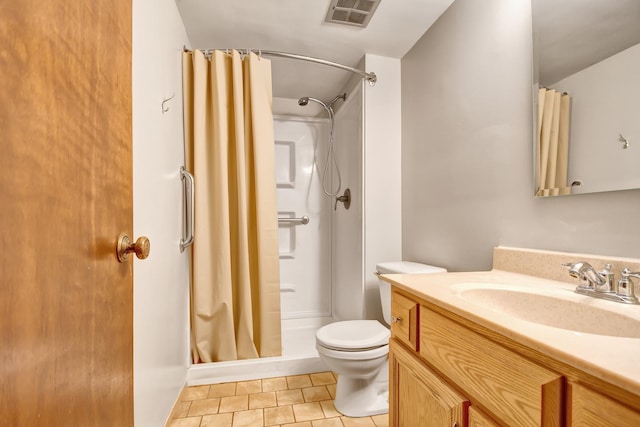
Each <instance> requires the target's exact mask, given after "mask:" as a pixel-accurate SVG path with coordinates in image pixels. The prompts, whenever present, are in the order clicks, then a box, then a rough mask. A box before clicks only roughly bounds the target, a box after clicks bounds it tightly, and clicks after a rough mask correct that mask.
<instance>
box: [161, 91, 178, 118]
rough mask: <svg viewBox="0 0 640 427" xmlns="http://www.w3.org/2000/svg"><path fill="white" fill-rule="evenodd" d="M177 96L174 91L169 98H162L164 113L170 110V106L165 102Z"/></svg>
mask: <svg viewBox="0 0 640 427" xmlns="http://www.w3.org/2000/svg"><path fill="white" fill-rule="evenodd" d="M175 97H176V94H175V93H174V94H173V95H171V96H170V97H169V98H165V99H163V100H162V114H164V113H166V112H167V111H169V107H165V105H164V104H165V103H167V102H169V101H171V100H172V99H173V98H175Z"/></svg>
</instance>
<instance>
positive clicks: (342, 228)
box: [321, 84, 364, 320]
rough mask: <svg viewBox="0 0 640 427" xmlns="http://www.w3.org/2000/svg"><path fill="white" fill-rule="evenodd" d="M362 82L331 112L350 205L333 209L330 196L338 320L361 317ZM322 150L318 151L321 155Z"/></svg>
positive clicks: (335, 309)
mask: <svg viewBox="0 0 640 427" xmlns="http://www.w3.org/2000/svg"><path fill="white" fill-rule="evenodd" d="M362 108H363V94H362V85H361V84H359V85H356V86H355V88H354V89H353V90H352V91H351V92H349V93H348V94H347V99H346V101H345V102H344V103H343V104H342V105H341V106H340V109H339V110H338V112H337V113H336V115H335V131H334V138H335V150H336V158H337V161H338V164H339V165H340V173H341V176H342V190H341V191H340V193H341V194H342V193H344V191H345V190H346V189H347V188H349V189H350V190H351V207H350V208H349V209H348V210H347V209H345V208H344V205H343V204H342V203H338V208H337V210H335V211H333V208H334V206H333V204H334V203H335V198H333V199H332V202H331V203H332V206H331V209H332V212H333V216H332V230H331V232H332V239H331V240H332V241H331V244H332V250H331V256H332V268H331V272H332V284H333V294H332V308H333V316H334V317H335V318H336V319H338V320H353V319H362V318H363V315H364V282H363V271H362V270H363V259H362V251H363V222H362V211H363V197H364V196H363V187H362V175H363V157H362V137H363V135H362ZM322 155H323V154H321V156H322Z"/></svg>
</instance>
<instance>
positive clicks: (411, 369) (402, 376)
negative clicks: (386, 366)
mask: <svg viewBox="0 0 640 427" xmlns="http://www.w3.org/2000/svg"><path fill="white" fill-rule="evenodd" d="M389 362H390V381H391V384H390V387H391V389H390V398H389V420H390V421H391V425H392V426H393V427H451V426H457V427H466V425H467V420H468V412H467V411H468V408H469V401H468V400H467V399H466V398H465V397H463V396H461V395H460V394H458V392H456V391H455V390H454V389H453V388H451V387H450V386H449V385H448V384H447V383H446V382H444V380H442V379H441V378H440V377H439V376H438V375H436V374H435V373H434V372H433V371H431V369H429V368H428V367H427V366H426V365H425V364H424V363H422V362H421V361H420V359H418V358H417V357H416V356H415V355H413V354H411V353H410V352H409V350H407V349H405V348H404V347H403V346H402V344H399V343H398V342H396V341H395V339H391V340H390V349H389Z"/></svg>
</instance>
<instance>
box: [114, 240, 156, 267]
mask: <svg viewBox="0 0 640 427" xmlns="http://www.w3.org/2000/svg"><path fill="white" fill-rule="evenodd" d="M150 250H151V243H149V239H148V238H146V237H144V236H141V237H138V240H136V242H135V243H131V240H129V236H127V235H126V233H122V234H120V235H119V236H118V244H117V245H116V254H117V255H118V261H119V262H125V261H126V260H127V259H129V254H130V253H131V252H133V253H135V254H136V256H137V257H138V259H145V258H147V257H148V256H149V251H150Z"/></svg>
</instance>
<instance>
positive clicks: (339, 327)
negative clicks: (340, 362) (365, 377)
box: [316, 320, 391, 352]
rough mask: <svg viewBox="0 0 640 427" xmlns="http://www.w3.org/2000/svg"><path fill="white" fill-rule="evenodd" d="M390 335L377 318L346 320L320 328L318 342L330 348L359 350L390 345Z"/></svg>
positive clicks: (317, 336) (347, 350) (317, 334)
mask: <svg viewBox="0 0 640 427" xmlns="http://www.w3.org/2000/svg"><path fill="white" fill-rule="evenodd" d="M390 336H391V333H390V332H389V330H388V329H387V328H385V327H384V326H383V325H382V324H381V323H380V322H378V321H377V320H345V321H341V322H335V323H331V324H329V325H326V326H323V327H322V328H320V329H318V331H317V332H316V343H317V344H318V345H320V346H322V347H324V348H327V349H330V350H336V351H345V352H359V351H367V350H371V349H375V348H378V347H382V346H386V345H388V344H389V337H390Z"/></svg>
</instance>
